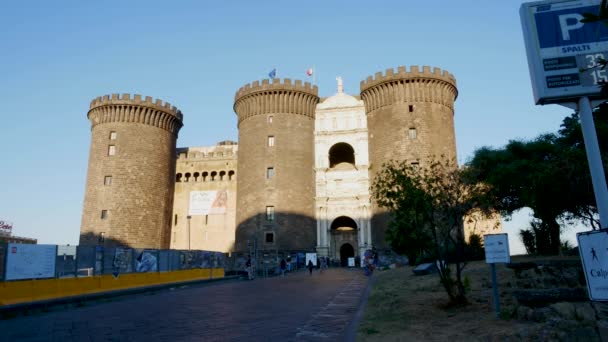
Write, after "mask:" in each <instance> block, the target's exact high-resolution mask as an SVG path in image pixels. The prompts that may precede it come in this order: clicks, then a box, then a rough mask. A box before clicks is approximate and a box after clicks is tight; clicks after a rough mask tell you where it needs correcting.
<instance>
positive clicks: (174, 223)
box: [173, 214, 177, 226]
mask: <svg viewBox="0 0 608 342" xmlns="http://www.w3.org/2000/svg"><path fill="white" fill-rule="evenodd" d="M173 225H174V226H177V214H175V218H174V219H173Z"/></svg>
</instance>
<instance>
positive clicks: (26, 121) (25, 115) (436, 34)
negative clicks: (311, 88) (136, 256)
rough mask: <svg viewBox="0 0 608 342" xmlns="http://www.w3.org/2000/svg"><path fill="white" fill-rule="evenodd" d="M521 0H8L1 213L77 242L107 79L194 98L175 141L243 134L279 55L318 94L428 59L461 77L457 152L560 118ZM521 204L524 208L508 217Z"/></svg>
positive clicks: (26, 232) (49, 237)
mask: <svg viewBox="0 0 608 342" xmlns="http://www.w3.org/2000/svg"><path fill="white" fill-rule="evenodd" d="M521 3H522V2H521V1H473V0H461V1H433V0H428V1H373V2H372V1H348V2H347V1H307V2H304V1H302V2H297V1H289V2H286V1H282V2H279V1H180V2H168V1H158V2H155V1H120V2H114V1H108V2H103V3H102V2H92V1H56V2H55V1H39V2H30V1H23V2H16V1H15V2H2V3H1V4H0V44H1V45H0V103H1V104H2V105H1V107H0V108H1V109H0V117H1V121H0V122H1V127H2V128H3V129H2V134H1V135H0V155H1V156H2V167H0V220H1V219H4V220H8V221H12V222H13V223H14V234H15V235H19V236H28V237H35V238H38V239H39V243H58V244H65V243H69V244H76V243H77V241H78V233H79V229H80V219H81V210H82V202H83V199H84V186H85V177H86V171H87V162H88V148H89V143H90V124H89V122H88V120H87V118H86V113H87V110H88V106H89V102H90V101H91V100H92V99H93V98H95V97H97V96H100V95H105V94H110V93H117V92H119V93H138V94H142V95H147V96H153V97H155V98H161V99H163V100H166V101H169V102H171V103H172V104H174V105H176V106H177V107H178V108H180V109H181V110H182V111H183V113H184V124H185V126H184V128H183V129H182V130H181V132H180V136H179V139H178V146H206V145H214V144H215V143H216V142H218V141H221V140H225V139H233V140H237V129H236V116H235V114H234V112H233V110H232V105H233V99H234V93H235V91H236V90H237V89H238V88H239V87H240V86H242V85H244V84H245V83H248V82H251V81H254V80H258V79H262V78H265V77H267V74H268V72H269V71H270V70H271V69H272V68H274V67H277V68H278V73H279V75H278V76H279V77H281V78H283V77H289V78H292V79H303V80H310V79H309V78H308V77H307V76H306V75H305V71H306V69H307V68H309V67H312V66H313V65H314V66H315V67H316V82H317V84H318V86H319V92H320V95H321V96H330V95H332V94H333V93H335V89H336V86H335V77H336V76H342V77H343V79H344V86H345V91H346V92H348V93H350V94H358V93H359V82H360V81H361V80H363V79H365V78H366V77H367V76H369V75H373V74H374V73H376V72H378V71H383V70H385V69H386V68H393V67H397V66H400V65H407V66H410V65H430V66H436V67H441V68H442V69H446V70H448V71H449V72H451V73H452V74H454V75H455V77H456V79H457V83H458V90H459V96H458V99H457V101H456V109H455V110H456V112H455V126H456V127H455V128H456V140H457V148H458V154H459V159H460V161H461V162H464V161H466V160H467V158H469V157H470V156H471V155H472V153H473V151H474V150H475V149H476V148H478V147H481V146H484V145H490V146H496V147H498V146H502V145H504V144H506V143H507V142H508V141H509V140H510V139H520V138H532V137H535V136H536V135H538V134H540V133H543V132H551V131H556V130H557V129H558V128H559V124H560V123H561V121H562V119H563V118H564V117H565V116H566V115H568V114H569V113H571V110H569V109H566V108H562V107H559V106H557V105H552V106H544V107H541V106H535V105H534V103H533V102H534V101H533V99H532V90H531V85H530V79H529V74H528V66H527V61H526V55H525V50H524V45H523V38H522V32H521V25H520V21H519V15H518V10H519V7H520V4H521ZM527 220H528V216H527V215H526V214H523V215H516V217H515V218H514V219H513V221H511V222H510V223H508V224H507V231H508V232H509V233H510V235H512V236H513V235H515V233H516V231H517V229H519V228H523V227H525V226H526V221H527ZM511 226H512V227H511ZM570 235H572V232H571V231H570ZM513 242H514V241H513V240H512V243H513Z"/></svg>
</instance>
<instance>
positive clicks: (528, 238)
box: [519, 229, 536, 255]
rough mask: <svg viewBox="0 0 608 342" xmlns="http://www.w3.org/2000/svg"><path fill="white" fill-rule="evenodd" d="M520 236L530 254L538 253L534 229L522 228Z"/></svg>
mask: <svg viewBox="0 0 608 342" xmlns="http://www.w3.org/2000/svg"><path fill="white" fill-rule="evenodd" d="M519 238H520V239H521V242H522V243H523V244H524V247H525V248H526V253H527V254H529V255H535V254H536V236H535V235H534V231H532V230H530V229H522V230H520V231H519Z"/></svg>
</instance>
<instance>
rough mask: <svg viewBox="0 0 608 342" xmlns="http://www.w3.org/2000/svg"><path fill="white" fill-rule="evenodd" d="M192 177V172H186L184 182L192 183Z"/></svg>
mask: <svg viewBox="0 0 608 342" xmlns="http://www.w3.org/2000/svg"><path fill="white" fill-rule="evenodd" d="M190 176H191V174H190V172H186V174H185V175H184V177H186V178H185V179H184V182H188V181H190Z"/></svg>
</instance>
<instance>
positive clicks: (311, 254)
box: [305, 253, 317, 267]
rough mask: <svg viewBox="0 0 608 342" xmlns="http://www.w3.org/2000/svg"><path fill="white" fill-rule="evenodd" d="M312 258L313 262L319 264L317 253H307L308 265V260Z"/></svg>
mask: <svg viewBox="0 0 608 342" xmlns="http://www.w3.org/2000/svg"><path fill="white" fill-rule="evenodd" d="M309 260H311V261H312V264H313V265H315V266H317V253H306V265H305V266H307V267H308V261H309Z"/></svg>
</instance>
